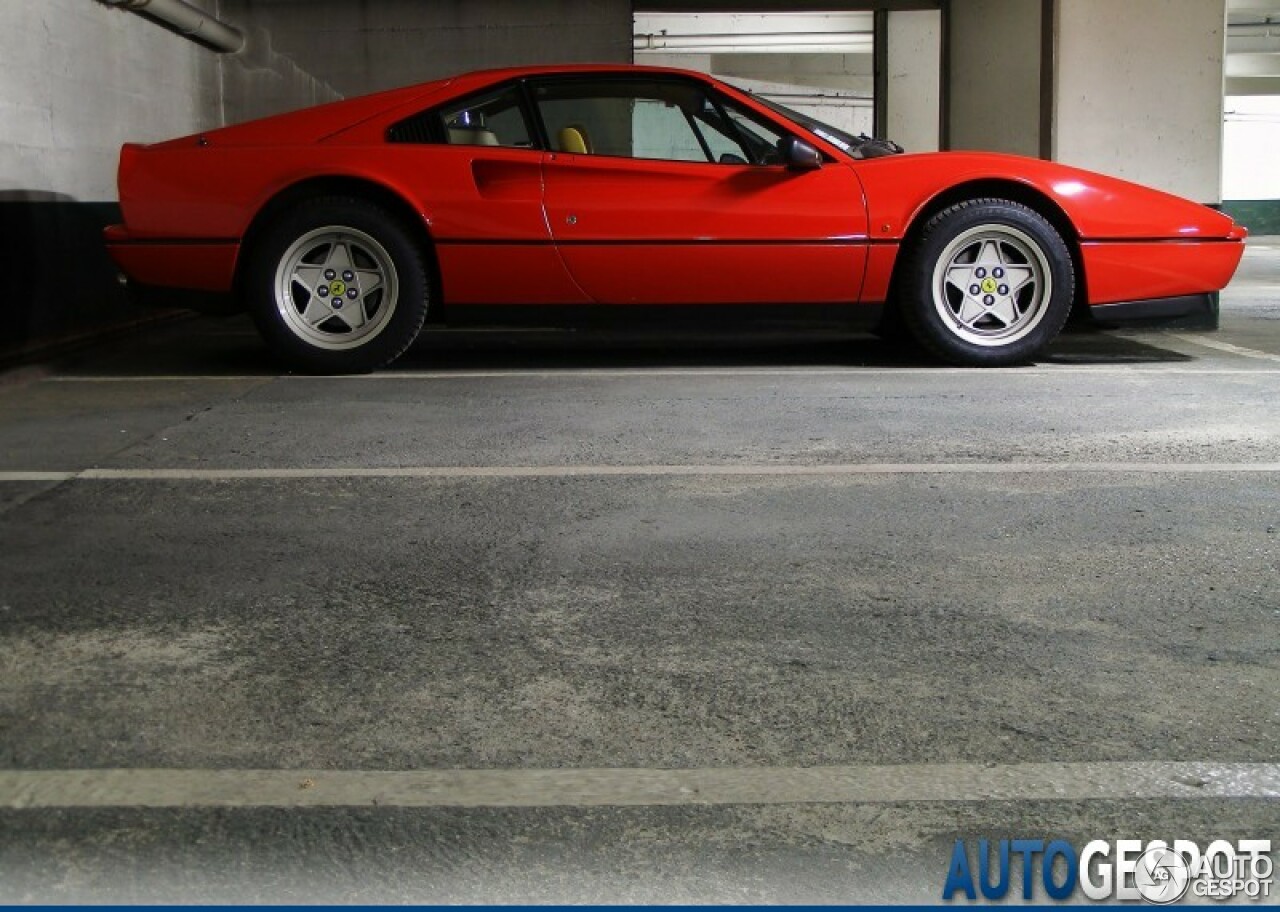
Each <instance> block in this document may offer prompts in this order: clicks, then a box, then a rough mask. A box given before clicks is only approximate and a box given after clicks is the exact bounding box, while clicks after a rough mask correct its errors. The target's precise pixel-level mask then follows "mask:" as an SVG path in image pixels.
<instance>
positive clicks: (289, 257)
mask: <svg viewBox="0 0 1280 912" xmlns="http://www.w3.org/2000/svg"><path fill="white" fill-rule="evenodd" d="M249 256H250V258H251V259H250V261H249V265H248V272H247V275H246V291H247V294H248V298H249V306H250V310H251V311H252V313H253V316H254V320H255V322H256V323H257V325H258V329H259V331H260V332H261V333H262V336H263V338H264V339H266V341H267V344H268V345H269V346H270V348H271V349H272V351H273V352H274V353H275V354H276V355H277V356H278V357H279V358H280V359H281V360H282V361H284V362H285V363H286V364H288V365H289V366H290V367H293V368H296V369H298V370H304V371H308V372H313V373H333V374H348V373H362V372H365V371H371V370H375V369H376V368H379V367H382V366H384V365H386V364H388V363H390V362H391V361H393V360H395V359H396V358H398V357H399V356H400V355H401V354H403V353H404V351H405V349H407V348H408V347H409V345H410V344H411V343H412V342H413V340H414V339H415V338H416V337H417V335H418V333H419V331H420V330H421V329H422V324H423V322H424V321H425V320H426V315H427V306H428V298H429V289H430V282H429V279H428V275H427V265H426V261H425V259H424V258H423V255H422V251H421V249H420V247H419V245H418V244H417V243H416V241H415V239H414V238H413V237H412V236H411V234H410V231H409V230H408V229H407V228H406V226H404V225H403V224H402V223H401V222H400V221H399V220H398V219H397V218H395V216H393V215H392V214H391V213H389V212H387V211H386V210H385V209H383V208H382V207H381V206H378V205H377V204H375V203H372V202H370V201H367V200H362V199H355V198H347V197H323V198H316V199H311V200H307V201H305V202H303V203H302V204H300V205H298V206H297V207H295V208H294V209H292V210H290V211H289V212H288V213H287V214H286V215H284V216H283V217H282V218H280V219H278V220H277V221H275V222H274V223H273V224H272V225H271V226H270V227H269V228H268V229H267V230H266V232H265V233H264V234H263V235H262V237H261V238H260V240H259V242H258V243H257V244H256V245H255V248H254V249H253V250H251V251H249Z"/></svg>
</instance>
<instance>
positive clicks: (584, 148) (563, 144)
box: [557, 126, 591, 155]
mask: <svg viewBox="0 0 1280 912" xmlns="http://www.w3.org/2000/svg"><path fill="white" fill-rule="evenodd" d="M557 140H558V145H559V146H560V151H561V152H571V153H573V154H574V155H590V154H591V144H590V143H589V142H588V141H587V131H586V128H585V127H581V126H576V127H565V128H564V129H562V130H561V131H560V134H559V136H558V137H557Z"/></svg>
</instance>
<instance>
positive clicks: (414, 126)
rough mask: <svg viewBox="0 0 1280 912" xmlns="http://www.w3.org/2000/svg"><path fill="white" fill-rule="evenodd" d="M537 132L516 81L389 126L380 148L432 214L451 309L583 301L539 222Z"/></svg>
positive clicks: (542, 221) (540, 156) (543, 221)
mask: <svg viewBox="0 0 1280 912" xmlns="http://www.w3.org/2000/svg"><path fill="white" fill-rule="evenodd" d="M535 136H536V133H535V131H534V129H533V126H532V124H531V123H530V115H529V112H528V108H527V106H526V104H525V101H524V90H523V88H522V87H521V86H520V84H519V83H518V82H511V83H508V84H505V85H500V86H497V87H496V88H491V89H486V90H484V91H482V92H479V93H477V94H475V95H471V96H466V97H463V98H460V99H457V100H455V101H452V102H450V103H448V104H446V105H444V106H442V107H439V108H432V109H428V110H427V111H424V112H421V113H420V114H417V115H414V116H412V117H410V118H408V119H406V120H404V121H401V122H400V123H397V124H395V125H394V126H392V127H391V129H390V131H389V139H390V142H389V143H388V145H387V147H386V148H387V149H388V150H389V152H388V154H395V155H398V156H400V157H401V159H400V162H399V167H398V168H397V170H398V171H399V172H401V173H402V174H404V175H405V178H404V180H405V182H406V183H407V184H408V186H409V191H410V193H411V194H412V195H414V196H416V198H417V199H419V200H421V201H422V205H423V210H424V212H426V214H427V216H428V218H429V219H430V223H431V232H432V238H433V241H434V243H435V254H436V258H437V260H438V262H439V266H440V277H441V284H442V285H443V292H444V299H445V300H447V301H448V302H449V303H450V305H467V304H507V303H521V304H586V303H590V300H591V299H590V298H589V297H587V296H586V294H585V293H584V292H583V291H582V290H581V289H580V288H579V287H578V285H577V284H576V283H575V282H574V281H573V279H572V278H571V277H570V276H569V273H568V271H567V270H566V269H565V266H564V262H563V260H562V259H561V258H560V255H559V254H558V253H557V251H556V248H555V243H554V241H553V239H552V237H551V233H550V231H549V230H548V228H547V220H546V214H545V213H544V211H543V208H542V167H543V158H544V151H543V150H542V149H541V148H540V144H539V143H538V142H537V141H536V139H535Z"/></svg>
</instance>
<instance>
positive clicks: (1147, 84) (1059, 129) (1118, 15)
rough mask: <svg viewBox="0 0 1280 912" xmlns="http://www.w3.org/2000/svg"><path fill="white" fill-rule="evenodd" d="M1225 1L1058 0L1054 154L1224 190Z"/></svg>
mask: <svg viewBox="0 0 1280 912" xmlns="http://www.w3.org/2000/svg"><path fill="white" fill-rule="evenodd" d="M1225 16H1226V10H1225V6H1224V2H1223V0H1125V2H1123V3H1117V2H1115V0H1059V4H1058V11H1057V18H1058V21H1057V36H1058V37H1057V41H1058V54H1057V73H1056V78H1055V82H1056V93H1055V99H1054V104H1055V109H1056V123H1055V128H1054V154H1053V157H1054V158H1055V159H1056V160H1058V161H1062V162H1065V163H1067V164H1071V165H1079V166H1081V167H1085V168H1092V169H1094V170H1098V171H1105V172H1107V173H1108V174H1114V175H1116V176H1118V177H1124V178H1129V179H1131V180H1135V181H1138V182H1140V183H1144V184H1149V185H1151V186H1154V187H1159V188H1160V189H1162V190H1167V191H1169V192H1171V193H1177V194H1179V195H1181V196H1186V197H1189V198H1191V199H1194V200H1198V201H1200V202H1202V203H1216V202H1219V201H1220V199H1221V195H1220V182H1221V173H1222V79H1223V34H1222V33H1223V24H1224V21H1225Z"/></svg>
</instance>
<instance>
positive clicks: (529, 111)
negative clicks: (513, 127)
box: [385, 70, 833, 168]
mask: <svg viewBox="0 0 1280 912" xmlns="http://www.w3.org/2000/svg"><path fill="white" fill-rule="evenodd" d="M574 82H651V83H652V82H665V83H671V84H684V85H691V86H695V87H697V88H698V89H700V90H701V91H702V92H704V93H705V94H706V96H707V98H708V99H709V100H710V101H711V103H712V104H713V105H715V106H716V108H717V110H718V111H719V112H720V116H721V117H722V118H723V119H724V121H725V123H727V124H728V125H729V126H730V127H731V128H732V129H733V130H734V133H735V137H736V138H737V140H738V144H739V145H740V146H742V148H743V151H744V152H749V151H750V149H751V146H750V144H749V143H747V142H746V141H745V140H744V139H743V138H742V132H741V128H740V127H739V126H738V124H737V123H736V122H735V121H734V119H733V118H732V117H730V116H729V115H728V112H727V111H726V109H725V106H726V105H732V106H733V107H734V108H735V109H737V110H740V111H742V112H743V114H744V116H746V117H747V119H748V120H757V121H761V122H762V125H763V126H766V127H768V128H770V129H772V130H773V131H774V132H776V133H778V134H779V135H781V136H784V137H786V136H792V137H798V138H800V139H806V136H807V134H808V133H809V132H810V131H808V130H806V129H804V127H803V126H802V125H800V124H793V123H791V122H790V121H788V120H781V119H778V118H780V117H781V115H777V114H774V113H773V112H770V115H765V114H763V113H761V112H759V111H757V110H755V109H754V108H750V107H746V106H744V105H742V104H741V103H740V102H738V101H737V100H736V99H734V98H730V97H729V96H727V95H726V94H725V93H724V92H722V91H721V90H720V87H719V86H717V85H715V84H714V83H711V82H707V81H705V80H702V79H699V78H697V77H696V76H686V75H684V74H681V73H661V72H646V71H640V72H625V71H620V70H605V71H602V72H594V71H588V72H581V73H544V74H538V75H533V76H513V77H510V78H508V79H504V80H501V81H500V82H495V83H491V84H490V85H487V86H484V87H483V88H480V89H477V90H476V91H474V92H469V93H468V94H466V95H459V96H455V97H454V98H451V99H448V100H447V101H443V102H441V103H439V104H435V105H432V106H430V107H428V108H423V109H422V110H421V111H417V112H415V113H413V114H410V115H409V116H408V117H402V118H401V119H400V120H397V121H396V122H395V123H393V124H391V125H390V126H388V127H387V129H386V135H385V139H386V141H387V142H393V143H404V144H408V145H443V146H447V145H451V144H450V143H449V140H448V136H447V135H446V133H445V128H444V124H443V121H442V119H441V116H440V115H441V113H442V112H443V111H444V110H445V109H446V108H452V107H456V106H457V105H458V104H459V103H463V104H465V103H466V102H467V101H469V100H470V99H473V98H483V97H484V96H486V95H495V94H498V93H499V92H500V91H502V90H505V89H508V88H512V87H514V88H515V89H516V90H517V92H518V95H519V104H520V114H521V116H522V117H523V118H524V125H525V130H526V132H527V133H528V134H529V139H530V141H531V142H532V143H533V145H530V146H503V147H502V148H505V149H519V150H522V151H533V152H558V151H559V150H558V149H554V148H552V146H551V137H550V135H549V134H548V133H547V125H546V123H545V122H544V121H543V119H542V112H541V111H539V110H538V103H537V99H536V97H535V95H534V93H535V90H536V89H537V88H538V86H541V85H556V84H565V83H574ZM419 117H424V118H426V119H427V132H428V134H429V136H430V137H431V139H430V140H429V141H428V142H426V143H412V142H408V141H403V140H395V139H393V138H392V134H393V132H394V131H395V129H396V128H397V127H399V126H400V125H401V124H404V123H407V122H409V121H412V120H415V119H417V118H419ZM695 133H696V131H695ZM698 141H699V143H702V142H703V140H702V137H700V136H699V137H698ZM458 148H461V147H460V146H459V147H458ZM821 155H822V158H823V160H824V161H826V162H828V163H829V162H831V161H832V160H833V159H832V158H831V156H830V155H828V154H827V153H826V152H821ZM600 157H601V158H610V159H623V160H630V161H675V162H678V163H681V164H689V165H701V164H711V165H719V166H721V167H726V166H725V165H724V164H723V163H721V162H718V161H714V160H709V161H706V162H696V161H682V160H680V159H658V158H655V159H640V158H634V157H632V156H627V155H602V156H600ZM736 167H744V166H742V165H737V166H736ZM745 167H751V168H776V167H779V165H778V164H756V163H754V162H751V161H748V162H747V164H746V166H745ZM783 167H785V166H783Z"/></svg>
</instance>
